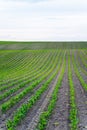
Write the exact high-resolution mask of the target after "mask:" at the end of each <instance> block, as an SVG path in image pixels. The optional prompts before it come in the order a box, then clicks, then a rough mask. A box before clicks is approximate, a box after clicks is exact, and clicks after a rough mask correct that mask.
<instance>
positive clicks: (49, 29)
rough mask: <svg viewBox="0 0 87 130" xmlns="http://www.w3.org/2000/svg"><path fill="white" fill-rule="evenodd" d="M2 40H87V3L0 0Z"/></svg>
mask: <svg viewBox="0 0 87 130" xmlns="http://www.w3.org/2000/svg"><path fill="white" fill-rule="evenodd" d="M0 40H26V41H29V40H32V41H34V40H37V41H38V40H40V41H43V40H44V41H47V40H48V41H61V40H63V41H68V40H70V41H76V40H79V41H80V40H81V41H82V40H84V41H85V40H87V0H0Z"/></svg>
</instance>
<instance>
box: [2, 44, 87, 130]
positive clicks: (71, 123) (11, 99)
mask: <svg viewBox="0 0 87 130" xmlns="http://www.w3.org/2000/svg"><path fill="white" fill-rule="evenodd" d="M0 130H87V43H86V42H77V43H75V42H71V43H67V42H65V43H64V42H62V43H57V42H55V43H53V42H48V43H45V42H42V43H40V42H36V43H31V42H30V43H26V42H25V43H21V42H18V43H16V42H0Z"/></svg>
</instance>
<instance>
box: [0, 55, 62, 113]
mask: <svg viewBox="0 0 87 130" xmlns="http://www.w3.org/2000/svg"><path fill="white" fill-rule="evenodd" d="M56 58H57V57H56ZM61 62H62V60H60V61H59V64H58V69H59V68H60V65H61ZM56 65H57V59H56V60H55V63H54V65H53V66H52V68H51V69H50V70H49V71H48V72H46V73H45V75H43V76H42V77H41V78H40V79H38V80H36V81H34V82H33V83H32V84H31V85H30V86H28V87H27V88H26V89H24V90H23V91H22V92H21V93H19V94H18V95H16V96H14V97H12V98H11V99H10V100H8V101H7V102H5V103H3V104H2V105H1V106H0V108H1V110H2V112H6V111H7V110H8V109H9V108H11V107H12V106H14V105H15V104H16V103H18V102H19V101H20V100H21V99H22V98H23V97H24V96H25V95H26V94H28V93H29V92H31V91H32V90H33V89H34V88H35V87H36V86H37V85H38V84H39V83H40V82H42V81H43V80H44V79H45V78H46V77H47V76H48V75H49V74H51V73H52V72H53V70H54V68H55V67H56ZM39 75H41V74H39Z"/></svg>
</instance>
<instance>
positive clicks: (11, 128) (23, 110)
mask: <svg viewBox="0 0 87 130" xmlns="http://www.w3.org/2000/svg"><path fill="white" fill-rule="evenodd" d="M60 66H61V65H60ZM59 69H60V67H59V66H58V68H57V70H56V71H55V72H54V73H53V74H52V75H51V77H50V78H49V79H48V80H47V81H46V82H45V83H44V84H43V85H42V87H41V88H40V89H38V90H37V91H36V92H35V94H34V95H33V96H31V98H30V100H29V101H28V102H27V103H26V104H25V103H24V104H22V106H21V107H20V108H19V109H18V110H17V111H16V112H15V113H14V117H13V120H8V121H7V124H6V125H7V129H8V130H15V127H16V126H17V125H18V124H19V123H20V121H21V120H22V119H23V118H25V116H26V114H27V112H28V111H29V109H30V108H32V106H33V105H34V104H35V103H36V101H37V100H38V99H40V97H41V95H42V94H43V93H44V92H45V91H46V90H47V88H48V87H49V84H50V83H51V81H52V80H53V79H54V77H55V76H56V75H57V73H58V72H59Z"/></svg>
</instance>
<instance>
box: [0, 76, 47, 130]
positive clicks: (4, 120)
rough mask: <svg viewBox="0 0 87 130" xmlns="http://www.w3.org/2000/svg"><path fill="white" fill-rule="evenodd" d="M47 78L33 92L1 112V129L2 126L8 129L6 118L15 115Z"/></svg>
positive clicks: (4, 129)
mask: <svg viewBox="0 0 87 130" xmlns="http://www.w3.org/2000/svg"><path fill="white" fill-rule="evenodd" d="M46 80H47V79H46ZM46 80H44V81H43V82H41V83H40V84H39V85H38V86H37V87H35V89H34V90H32V92H31V93H29V94H27V95H26V96H25V97H24V98H23V99H22V100H21V101H20V102H19V103H17V104H16V105H14V106H13V107H12V108H11V109H9V110H8V111H7V112H6V113H5V114H0V130H1V128H3V129H2V130H6V126H5V123H6V120H7V119H9V118H12V117H13V115H14V112H15V111H16V110H17V109H18V108H19V107H20V106H21V104H23V103H26V102H27V101H28V100H29V99H30V97H31V96H32V95H33V94H34V93H35V92H36V91H37V90H38V89H39V88H40V87H41V86H42V84H43V83H44V82H45V81H46Z"/></svg>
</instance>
